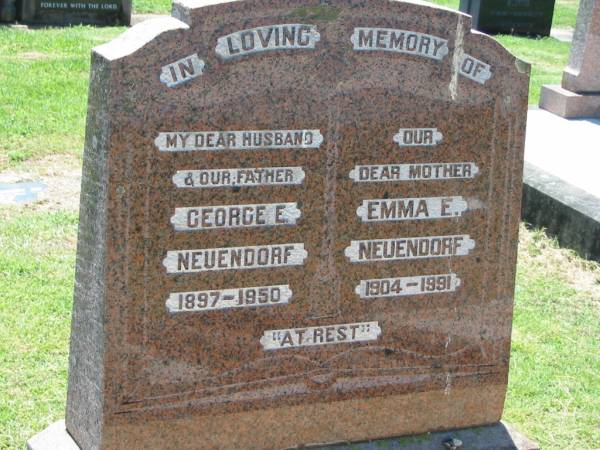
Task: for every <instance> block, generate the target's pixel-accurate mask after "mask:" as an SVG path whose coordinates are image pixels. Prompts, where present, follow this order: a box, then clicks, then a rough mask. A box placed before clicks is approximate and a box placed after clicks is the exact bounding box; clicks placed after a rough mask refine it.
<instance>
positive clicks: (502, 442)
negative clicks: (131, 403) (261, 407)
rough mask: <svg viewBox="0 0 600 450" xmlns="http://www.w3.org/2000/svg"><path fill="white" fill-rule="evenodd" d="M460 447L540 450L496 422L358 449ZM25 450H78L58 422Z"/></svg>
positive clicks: (340, 449)
mask: <svg viewBox="0 0 600 450" xmlns="http://www.w3.org/2000/svg"><path fill="white" fill-rule="evenodd" d="M452 444H454V446H455V447H454V448H455V449H456V450H460V449H461V448H465V449H469V450H499V449H502V450H540V446H539V445H538V444H537V443H535V442H533V441H531V440H530V439H528V438H527V437H525V436H523V435H522V434H521V433H519V432H518V431H516V430H515V429H514V428H512V427H511V426H509V425H507V424H505V423H503V422H499V423H496V424H493V425H487V426H481V427H473V428H463V429H460V430H449V431H437V432H434V433H427V434H420V435H416V436H404V437H396V438H391V439H380V440H376V441H369V442H362V443H360V444H359V445H360V449H361V450H443V449H452V448H453V447H452ZM305 448H311V449H313V450H351V449H356V448H357V444H350V445H347V444H343V443H342V444H338V445H328V446H327V447H321V446H319V445H309V446H307V447H305ZM27 450H80V448H79V447H78V446H77V444H76V443H75V441H73V438H72V437H71V436H70V435H69V433H68V432H67V430H66V428H65V422H64V421H63V420H61V421H60V422H56V423H54V424H52V425H50V426H49V427H48V428H46V429H45V430H44V431H42V432H40V433H39V434H37V435H36V436H34V437H33V438H31V439H30V440H29V441H28V442H27Z"/></svg>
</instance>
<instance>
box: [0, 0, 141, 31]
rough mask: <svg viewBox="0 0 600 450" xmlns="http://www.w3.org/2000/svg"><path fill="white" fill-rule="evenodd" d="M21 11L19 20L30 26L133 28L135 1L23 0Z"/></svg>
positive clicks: (21, 1) (19, 8) (20, 6)
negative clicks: (131, 25) (132, 17)
mask: <svg viewBox="0 0 600 450" xmlns="http://www.w3.org/2000/svg"><path fill="white" fill-rule="evenodd" d="M2 1H10V0H0V3H1V2H2ZM17 10H18V11H17V12H18V20H19V21H21V22H24V23H28V24H41V25H59V26H62V25H78V24H85V25H108V26H110V25H130V24H131V0H81V1H79V0H77V1H74V0H58V1H54V0H19V1H18V6H17Z"/></svg>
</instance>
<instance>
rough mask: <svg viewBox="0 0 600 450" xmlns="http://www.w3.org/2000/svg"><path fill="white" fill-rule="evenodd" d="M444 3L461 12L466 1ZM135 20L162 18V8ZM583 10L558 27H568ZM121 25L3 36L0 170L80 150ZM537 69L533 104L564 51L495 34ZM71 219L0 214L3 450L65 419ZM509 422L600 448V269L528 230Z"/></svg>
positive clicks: (559, 441) (10, 31)
mask: <svg viewBox="0 0 600 450" xmlns="http://www.w3.org/2000/svg"><path fill="white" fill-rule="evenodd" d="M436 3H439V4H445V5H447V6H450V7H457V6H458V0H437V1H436ZM134 8H135V10H136V12H168V11H169V10H170V3H169V2H165V1H164V0H141V1H136V2H135V5H134ZM576 9H577V1H576V0H558V3H557V9H556V14H555V20H554V24H555V25H556V26H561V27H568V26H573V24H574V16H575V13H576ZM122 31H123V28H118V27H114V28H91V27H72V28H64V29H58V28H54V29H38V30H33V31H30V30H24V29H15V28H8V27H0V130H2V133H3V139H2V140H0V171H1V170H3V169H5V168H7V167H9V166H17V165H24V164H27V161H30V160H35V159H39V158H42V157H44V156H47V155H51V154H59V155H60V154H75V155H80V154H81V149H82V147H83V134H84V126H85V112H86V102H87V86H88V77H89V60H90V49H91V48H92V47H94V46H96V45H98V44H100V43H103V42H105V41H108V40H109V39H111V38H112V37H114V36H116V35H117V34H119V33H121V32H122ZM498 39H499V40H500V42H502V44H503V45H505V46H506V47H507V48H508V49H509V50H511V51H512V52H514V53H515V54H516V55H517V56H519V57H520V58H522V59H525V60H527V61H529V62H532V63H533V72H532V82H531V92H530V103H537V100H538V96H539V87H540V86H541V84H544V83H557V82H559V80H560V75H561V73H562V70H563V68H564V66H565V64H566V62H567V57H568V51H569V44H565V43H560V42H558V41H556V40H554V39H551V38H547V39H528V38H521V37H513V36H499V37H498ZM76 228H77V216H76V214H74V213H71V212H64V211H40V210H35V209H32V208H7V207H0V249H1V250H0V324H2V326H1V327H0V386H1V387H2V388H1V389H0V449H4V448H23V444H24V442H25V440H26V439H27V438H29V437H31V436H32V435H33V434H35V433H36V432H38V431H40V430H42V429H43V428H45V427H46V426H47V425H48V424H50V423H51V422H53V421H55V420H58V419H59V418H61V417H63V416H64V403H65V396H66V379H67V372H66V371H67V356H68V337H69V328H70V317H71V299H72V287H73V275H74V264H75V242H76ZM521 234H522V236H521V247H520V252H519V266H518V276H517V291H516V306H515V321H514V331H513V347H512V359H511V374H510V382H509V393H508V397H507V403H506V410H505V419H506V420H507V421H509V422H511V423H513V424H514V425H516V426H517V428H519V429H520V430H521V431H523V432H525V433H526V434H528V435H529V436H530V437H532V438H534V439H536V440H538V441H539V442H540V443H541V444H542V448H544V449H556V450H559V449H560V450H562V449H566V448H573V449H578V450H579V449H582V450H585V449H589V450H592V449H599V448H600V359H599V356H598V355H599V354H600V344H599V343H600V326H599V325H598V324H599V323H600V322H599V321H600V269H599V268H598V267H596V266H595V265H593V264H589V263H586V262H584V261H582V260H580V259H578V258H576V257H573V256H572V255H571V254H570V253H569V252H565V251H561V250H558V249H557V248H556V245H555V243H554V242H552V241H550V240H548V239H547V238H546V237H545V236H544V235H543V234H542V233H539V232H530V231H526V230H525V229H522V233H521Z"/></svg>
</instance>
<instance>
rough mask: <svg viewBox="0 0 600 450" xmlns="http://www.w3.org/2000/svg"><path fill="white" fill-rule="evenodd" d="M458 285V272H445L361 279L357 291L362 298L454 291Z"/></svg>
mask: <svg viewBox="0 0 600 450" xmlns="http://www.w3.org/2000/svg"><path fill="white" fill-rule="evenodd" d="M458 286H460V278H458V277H457V276H456V274H454V273H444V274H439V275H419V276H415V277H400V278H378V279H374V280H360V284H359V285H358V286H356V289H355V292H356V294H357V295H358V296H359V297H360V298H364V299H373V298H385V297H403V296H409V295H423V294H440V293H444V292H454V291H455V290H456V289H457V288H458Z"/></svg>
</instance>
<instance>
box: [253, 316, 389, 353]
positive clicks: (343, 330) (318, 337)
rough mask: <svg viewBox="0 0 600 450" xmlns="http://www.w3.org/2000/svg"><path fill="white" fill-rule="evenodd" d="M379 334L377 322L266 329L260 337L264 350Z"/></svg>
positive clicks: (362, 339)
mask: <svg viewBox="0 0 600 450" xmlns="http://www.w3.org/2000/svg"><path fill="white" fill-rule="evenodd" d="M380 334H381V328H379V323H378V322H358V323H345V324H340V325H323V326H318V327H307V328H290V329H287V330H268V331H265V332H264V334H263V336H262V337H261V338H260V343H261V344H262V346H263V349H264V350H278V349H282V348H294V347H310V346H313V345H325V344H342V343H351V342H366V341H375V340H377V338H378V337H379V335H380Z"/></svg>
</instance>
